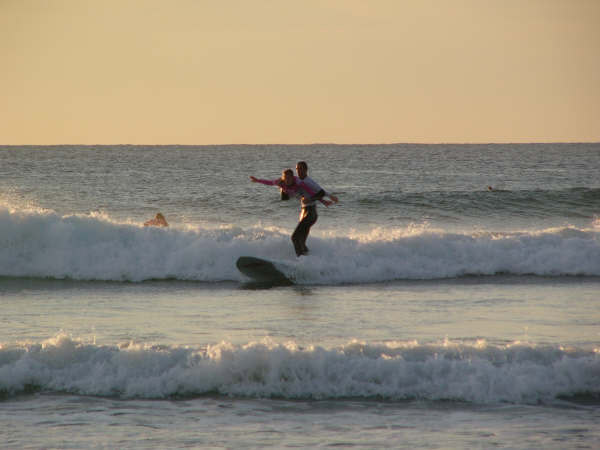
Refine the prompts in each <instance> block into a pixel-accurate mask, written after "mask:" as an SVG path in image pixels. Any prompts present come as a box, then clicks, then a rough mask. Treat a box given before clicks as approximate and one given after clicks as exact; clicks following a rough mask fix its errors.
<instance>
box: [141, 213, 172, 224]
mask: <svg viewBox="0 0 600 450" xmlns="http://www.w3.org/2000/svg"><path fill="white" fill-rule="evenodd" d="M144 226H145V227H149V226H153V227H168V226H169V224H168V223H167V219H165V216H163V215H162V214H161V213H157V214H156V216H155V217H154V219H150V220H148V221H147V222H144Z"/></svg>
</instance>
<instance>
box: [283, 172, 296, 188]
mask: <svg viewBox="0 0 600 450" xmlns="http://www.w3.org/2000/svg"><path fill="white" fill-rule="evenodd" d="M281 181H282V182H283V183H285V184H287V185H288V186H291V185H292V184H294V182H295V180H294V171H293V170H292V169H285V170H284V171H283V172H281Z"/></svg>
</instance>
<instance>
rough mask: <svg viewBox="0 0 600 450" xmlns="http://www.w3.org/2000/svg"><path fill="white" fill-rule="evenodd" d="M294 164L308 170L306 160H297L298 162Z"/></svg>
mask: <svg viewBox="0 0 600 450" xmlns="http://www.w3.org/2000/svg"><path fill="white" fill-rule="evenodd" d="M296 166H300V167H302V168H303V169H304V170H308V164H306V161H298V164H296Z"/></svg>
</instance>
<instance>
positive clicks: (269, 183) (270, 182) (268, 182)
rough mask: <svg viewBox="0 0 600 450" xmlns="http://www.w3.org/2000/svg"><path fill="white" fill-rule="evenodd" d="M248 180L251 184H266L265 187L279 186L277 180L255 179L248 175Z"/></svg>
mask: <svg viewBox="0 0 600 450" xmlns="http://www.w3.org/2000/svg"><path fill="white" fill-rule="evenodd" d="M250 180H251V181H252V182H253V183H261V184H266V185H267V186H276V185H277V186H279V179H277V180H263V179H262V178H256V177H253V176H252V175H250Z"/></svg>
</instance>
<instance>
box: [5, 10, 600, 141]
mask: <svg viewBox="0 0 600 450" xmlns="http://www.w3.org/2000/svg"><path fill="white" fill-rule="evenodd" d="M0 56H1V59H0V61H1V62H0V64H1V71H0V77H1V81H2V82H1V83H0V144H234V143H248V144H259V143H290V144H291V143H299V144H303V143H314V142H336V143H384V142H432V143H437V142H523V141H525V142H533V141H544V142H548V141H563V142H568V141H595V142H597V141H600V0H515V1H513V0H496V1H491V0H434V1H430V0H414V1H403V0H389V1H386V0H362V1H359V0H340V1H326V0H322V1H311V0H294V1H292V0H289V1H288V0H163V1H156V0H94V1H91V0H36V1H34V0H0Z"/></svg>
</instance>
